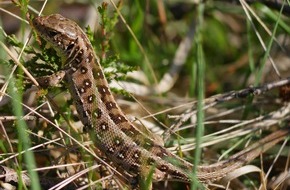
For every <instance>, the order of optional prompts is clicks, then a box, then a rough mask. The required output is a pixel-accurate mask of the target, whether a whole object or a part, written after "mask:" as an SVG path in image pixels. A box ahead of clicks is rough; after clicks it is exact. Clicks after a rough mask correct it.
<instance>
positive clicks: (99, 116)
mask: <svg viewBox="0 0 290 190" xmlns="http://www.w3.org/2000/svg"><path fill="white" fill-rule="evenodd" d="M94 114H95V115H96V116H97V119H100V118H101V117H102V114H103V113H102V110H101V109H100V108H97V109H96V110H95V111H94Z"/></svg>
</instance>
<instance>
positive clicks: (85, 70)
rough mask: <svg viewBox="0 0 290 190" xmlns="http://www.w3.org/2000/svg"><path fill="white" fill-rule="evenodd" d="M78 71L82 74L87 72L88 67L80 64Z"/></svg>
mask: <svg viewBox="0 0 290 190" xmlns="http://www.w3.org/2000/svg"><path fill="white" fill-rule="evenodd" d="M80 71H81V73H82V74H86V73H87V72H88V69H87V68H86V67H84V66H82V67H81V68H80Z"/></svg>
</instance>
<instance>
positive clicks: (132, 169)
mask: <svg viewBox="0 0 290 190" xmlns="http://www.w3.org/2000/svg"><path fill="white" fill-rule="evenodd" d="M139 168H140V165H139V164H137V163H132V165H131V166H130V168H129V172H131V173H136V172H138V171H139Z"/></svg>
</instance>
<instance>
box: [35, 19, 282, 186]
mask: <svg viewBox="0 0 290 190" xmlns="http://www.w3.org/2000/svg"><path fill="white" fill-rule="evenodd" d="M32 25H33V27H34V28H35V29H36V31H37V33H38V34H39V35H40V36H41V37H42V38H43V39H44V40H46V41H47V42H48V43H49V44H51V45H52V47H53V48H54V49H55V50H56V51H57V52H58V53H59V54H60V56H61V57H62V60H63V63H64V72H63V73H64V74H63V75H64V78H65V80H66V82H67V84H68V86H69V91H70V93H71V95H72V98H73V100H74V103H75V105H76V108H77V112H78V114H79V118H80V120H81V121H82V123H83V125H84V127H85V128H86V129H87V130H89V131H93V133H92V138H93V140H94V142H95V146H96V147H98V148H99V149H100V150H101V151H102V152H103V153H105V154H106V155H107V157H108V158H109V159H110V160H111V161H112V162H113V163H114V164H115V165H116V166H119V167H120V168H121V169H122V170H123V171H126V173H128V174H129V175H130V177H132V179H134V180H131V181H130V183H131V185H132V186H138V183H139V182H138V180H136V179H139V178H140V176H143V177H144V176H145V177H146V175H147V174H148V173H149V171H150V169H151V168H153V169H154V175H153V180H154V181H161V180H166V179H168V180H175V181H182V182H187V183H188V182H190V181H191V180H192V178H191V177H190V172H191V170H192V164H190V163H189V162H187V161H185V160H183V159H181V158H179V157H177V156H176V155H174V154H172V153H171V152H170V151H168V150H167V149H166V148H164V147H163V146H162V145H161V144H159V143H156V142H155V141H154V140H152V139H151V138H150V137H148V136H147V135H146V134H144V133H142V132H141V131H140V130H138V129H137V128H136V127H134V125H133V124H132V123H131V122H130V121H129V120H128V119H127V118H126V116H125V115H124V114H123V112H122V111H121V109H120V108H119V106H118V105H117V103H116V101H115V100H114V97H113V96H112V94H111V91H110V89H109V87H108V83H107V80H106V78H105V76H104V73H103V70H102V68H101V65H100V63H99V59H98V58H97V56H96V55H95V53H94V49H93V47H92V45H91V43H90V41H89V40H88V38H87V36H86V35H85V33H84V32H83V31H82V30H81V28H80V27H79V26H78V25H77V24H76V23H75V22H74V21H71V20H69V19H67V18H65V17H63V16H61V15H59V14H53V15H49V16H43V17H36V18H34V19H33V21H32ZM56 76H57V77H59V76H58V75H56ZM60 78H61V77H60ZM45 83H49V81H48V78H45V80H43V82H42V84H41V85H47V84H45ZM286 133H287V134H288V131H287V130H282V131H281V132H280V133H277V134H276V133H275V134H276V135H275V136H269V137H266V138H265V139H262V142H259V143H256V144H254V145H252V146H251V147H249V148H248V149H245V150H243V151H241V152H240V153H238V154H236V155H233V156H232V157H230V158H229V159H228V160H225V161H221V162H217V163H215V164H212V165H208V166H199V167H198V173H197V175H196V176H195V177H196V178H197V179H198V180H199V181H202V182H209V181H214V180H217V179H220V178H222V177H223V176H225V175H226V174H227V173H229V172H231V171H233V170H234V169H236V168H238V167H241V166H242V165H243V164H245V163H247V162H249V161H251V160H253V159H254V158H255V157H257V156H258V155H259V154H260V153H261V152H263V151H265V150H267V149H268V148H270V147H271V146H273V144H275V143H277V142H279V141H280V140H282V139H283V138H284V137H285V135H286ZM261 144H262V145H263V146H261ZM172 160H175V161H177V162H174V163H175V164H173V162H170V161H172Z"/></svg>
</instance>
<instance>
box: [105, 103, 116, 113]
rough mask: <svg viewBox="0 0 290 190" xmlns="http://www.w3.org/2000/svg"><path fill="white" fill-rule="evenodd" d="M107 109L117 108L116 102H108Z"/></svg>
mask: <svg viewBox="0 0 290 190" xmlns="http://www.w3.org/2000/svg"><path fill="white" fill-rule="evenodd" d="M106 108H107V110H109V111H110V110H112V109H113V108H117V106H116V103H114V102H106Z"/></svg>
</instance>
